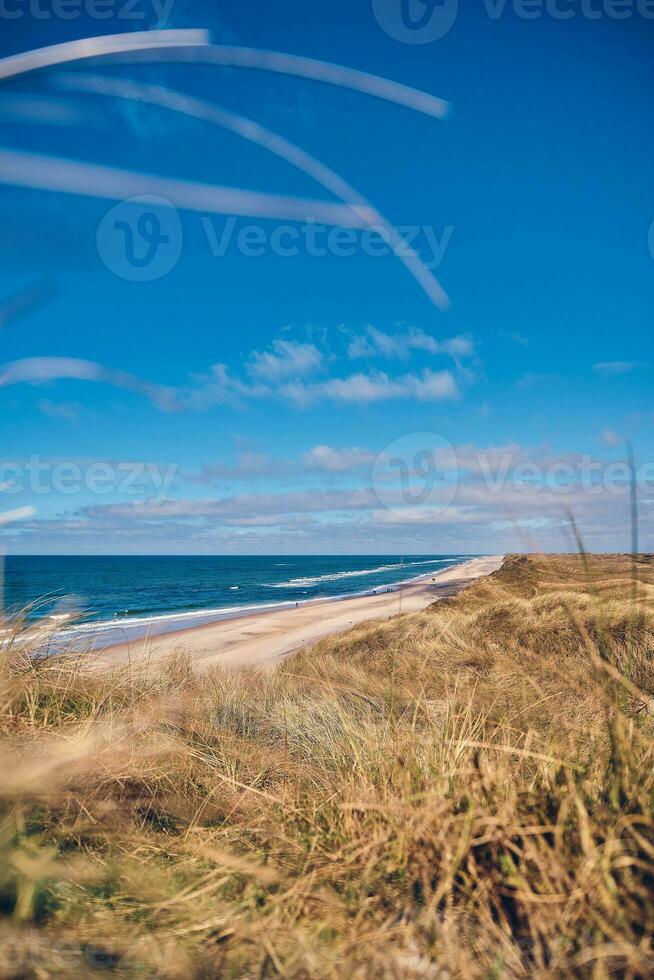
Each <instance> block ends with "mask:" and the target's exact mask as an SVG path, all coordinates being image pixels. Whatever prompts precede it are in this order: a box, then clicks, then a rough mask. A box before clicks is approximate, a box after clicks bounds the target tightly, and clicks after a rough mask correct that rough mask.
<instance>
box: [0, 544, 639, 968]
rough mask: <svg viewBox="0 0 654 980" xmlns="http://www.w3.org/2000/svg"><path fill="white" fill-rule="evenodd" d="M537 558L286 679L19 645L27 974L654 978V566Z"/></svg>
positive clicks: (2, 929) (6, 934)
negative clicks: (94, 661) (114, 666)
mask: <svg viewBox="0 0 654 980" xmlns="http://www.w3.org/2000/svg"><path fill="white" fill-rule="evenodd" d="M636 572H637V576H636V579H637V588H636V589H635V590H634V589H633V588H632V562H631V558H629V557H619V556H598V557H592V558H589V559H587V560H586V561H584V560H582V559H581V558H580V557H578V556H571V557H551V556H548V557H539V556H530V557H524V556H513V557H510V558H508V559H507V560H506V561H505V563H504V566H503V567H502V569H501V570H500V571H499V572H497V573H495V574H494V575H492V576H490V577H489V578H487V579H484V580H480V581H479V582H477V583H475V584H474V585H473V586H471V587H470V588H469V589H468V590H466V591H465V592H464V593H462V594H460V595H459V596H457V597H455V598H453V599H449V600H447V601H444V602H442V603H439V604H437V605H435V606H433V607H432V608H430V609H428V610H427V611H425V612H424V613H420V614H411V615H406V616H401V617H397V618H395V619H392V620H389V621H387V622H383V623H372V624H366V625H363V626H360V627H358V628H357V629H355V630H353V631H352V632H350V633H347V634H343V635H342V636H339V637H336V638H332V639H329V640H324V641H323V642H321V643H320V644H318V646H316V647H315V648H313V649H312V650H309V651H306V652H303V653H300V654H297V655H295V656H293V657H291V658H289V659H288V660H286V661H285V662H284V664H283V665H282V666H281V667H280V668H279V669H278V670H277V671H275V672H270V673H256V672H243V673H239V674H229V673H225V672H221V671H219V670H213V671H211V672H207V673H204V674H201V675H196V674H195V673H194V672H193V670H192V667H191V665H190V664H189V662H188V661H186V660H184V659H183V658H179V659H177V660H174V661H171V662H169V663H168V664H167V665H166V667H165V668H164V669H157V670H156V671H155V670H154V669H152V670H148V669H146V668H139V669H136V668H131V669H128V668H125V669H121V670H116V671H107V672H99V671H88V670H86V669H85V667H84V662H83V660H79V659H75V658H69V657H57V658H52V659H50V660H47V661H40V662H33V661H30V660H29V659H28V658H26V657H25V655H24V653H22V652H21V647H20V646H19V645H9V646H8V647H5V651H4V654H3V663H2V668H1V670H0V704H1V715H0V766H1V770H0V771H1V772H2V780H1V783H0V811H1V825H0V916H1V918H0V975H2V976H15V977H32V976H33V977H43V976H62V977H71V976H75V977H76V976H80V977H83V976H97V973H98V970H100V969H101V970H103V971H104V972H107V973H108V974H112V973H113V974H114V975H118V976H127V977H145V976H162V977H196V976H197V977H253V978H255V977H256V978H260V977H273V976H282V977H297V978H309V977H338V978H342V977H347V978H349V977H353V978H368V977H374V978H397V980H400V978H402V980H403V978H423V977H424V978H432V977H434V978H449V977H474V978H476V977H480V978H481V977H484V978H499V977H530V976H542V977H563V976H588V977H593V978H602V977H608V976H624V977H646V976H651V975H652V974H653V973H654V949H653V948H652V934H653V932H654V902H653V901H652V897H653V886H654V821H653V814H654V740H653V736H654V669H653V666H652V655H653V653H654V603H653V602H652V600H653V598H654V562H653V561H652V559H651V557H648V556H641V557H640V558H639V560H638V562H637V565H636Z"/></svg>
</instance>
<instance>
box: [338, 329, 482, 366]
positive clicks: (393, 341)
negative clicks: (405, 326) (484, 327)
mask: <svg viewBox="0 0 654 980" xmlns="http://www.w3.org/2000/svg"><path fill="white" fill-rule="evenodd" d="M412 351H424V352H425V353H428V354H434V355H436V354H446V355H448V356H449V357H452V358H454V359H456V358H459V357H472V355H473V354H474V352H475V346H474V343H473V342H472V340H471V339H470V338H469V337H464V336H460V337H451V338H449V339H447V340H438V339H437V338H436V337H432V336H431V334H428V333H425V331H424V330H420V329H418V328H417V327H411V328H410V329H409V330H406V331H403V332H400V333H396V334H390V333H385V332H384V331H383V330H378V329H377V327H373V326H368V327H367V328H366V331H365V333H364V334H362V335H361V336H358V337H354V338H353V339H352V340H351V342H350V344H349V346H348V357H350V358H351V359H352V360H357V359H359V358H368V359H370V358H374V357H384V358H389V359H390V358H398V359H402V360H406V359H407V358H408V357H409V356H410V354H411V352H412Z"/></svg>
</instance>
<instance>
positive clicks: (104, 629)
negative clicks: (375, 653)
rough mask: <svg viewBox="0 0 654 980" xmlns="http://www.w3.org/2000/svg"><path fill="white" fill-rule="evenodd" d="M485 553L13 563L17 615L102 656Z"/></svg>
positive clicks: (393, 582)
mask: <svg viewBox="0 0 654 980" xmlns="http://www.w3.org/2000/svg"><path fill="white" fill-rule="evenodd" d="M474 557H476V556H475V555H410V556H403V557H399V556H397V555H372V556H370V555H368V556H361V555H358V556H355V555H338V556H335V555H312V556H306V555H302V556H288V555H256V556H247V557H245V556H238V557H234V556H211V557H199V556H194V557H178V556H164V557H159V556H156V557H155V556H149V557H134V556H129V557H128V556H125V557H110V556H106V557H105V556H103V557H94V556H75V557H70V556H61V557H59V556H56V557H55V556H47V557H46V556H44V557H38V556H8V557H6V558H5V570H4V605H5V611H6V613H7V614H8V615H9V616H17V617H21V618H23V619H25V620H26V621H27V623H28V624H30V625H36V624H37V623H38V624H39V625H41V626H44V627H46V626H47V627H48V628H49V630H51V631H52V632H53V634H56V636H57V639H58V642H59V643H60V644H67V643H68V642H70V643H71V645H74V644H75V642H76V641H79V640H82V641H83V642H84V643H85V644H86V645H88V646H89V647H92V648H94V649H102V648H105V647H108V646H112V645H114V644H116V643H123V642H127V641H132V640H136V639H140V638H142V637H144V636H148V635H150V636H157V635H161V634H163V633H168V632H175V631H177V630H182V629H186V628H190V627H194V626H201V625H204V624H207V623H212V622H217V621H219V620H221V619H228V618H233V617H235V616H239V615H244V614H252V613H257V612H264V611H270V610H273V609H275V608H280V609H281V608H284V607H289V606H295V605H296V604H305V603H309V602H320V601H324V600H326V599H344V598H346V597H348V596H353V595H366V594H371V593H374V592H382V591H389V590H396V589H398V588H399V587H400V586H401V584H402V583H406V582H410V581H412V580H415V579H419V578H422V577H423V576H426V577H427V576H428V577H431V576H432V575H434V574H435V573H436V572H439V571H441V570H443V569H445V568H449V567H451V566H453V565H458V564H461V563H462V562H464V561H467V560H469V559H470V558H474Z"/></svg>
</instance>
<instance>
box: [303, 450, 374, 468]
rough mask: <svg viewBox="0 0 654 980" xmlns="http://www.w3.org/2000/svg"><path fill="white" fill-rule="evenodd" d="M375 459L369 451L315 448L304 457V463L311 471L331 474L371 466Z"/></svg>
mask: <svg viewBox="0 0 654 980" xmlns="http://www.w3.org/2000/svg"><path fill="white" fill-rule="evenodd" d="M374 459H375V455H374V453H371V452H369V451H368V450H367V449H358V448H353V449H334V448H333V447H332V446H314V447H313V448H312V449H310V450H309V452H307V453H305V454H304V456H303V462H304V464H305V465H306V466H307V467H309V469H316V470H327V472H330V473H344V472H346V471H347V470H355V469H360V468H362V467H365V466H370V465H371V463H372V462H373V461H374Z"/></svg>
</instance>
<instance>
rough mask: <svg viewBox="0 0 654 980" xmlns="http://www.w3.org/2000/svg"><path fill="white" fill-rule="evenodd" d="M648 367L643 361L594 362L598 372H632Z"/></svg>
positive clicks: (594, 368) (594, 369) (594, 367)
mask: <svg viewBox="0 0 654 980" xmlns="http://www.w3.org/2000/svg"><path fill="white" fill-rule="evenodd" d="M642 367H647V365H646V364H644V363H643V362H642V361H600V362H599V363H598V364H593V371H597V373H598V374H608V375H610V374H630V373H631V372H632V371H637V370H638V368H642Z"/></svg>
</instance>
